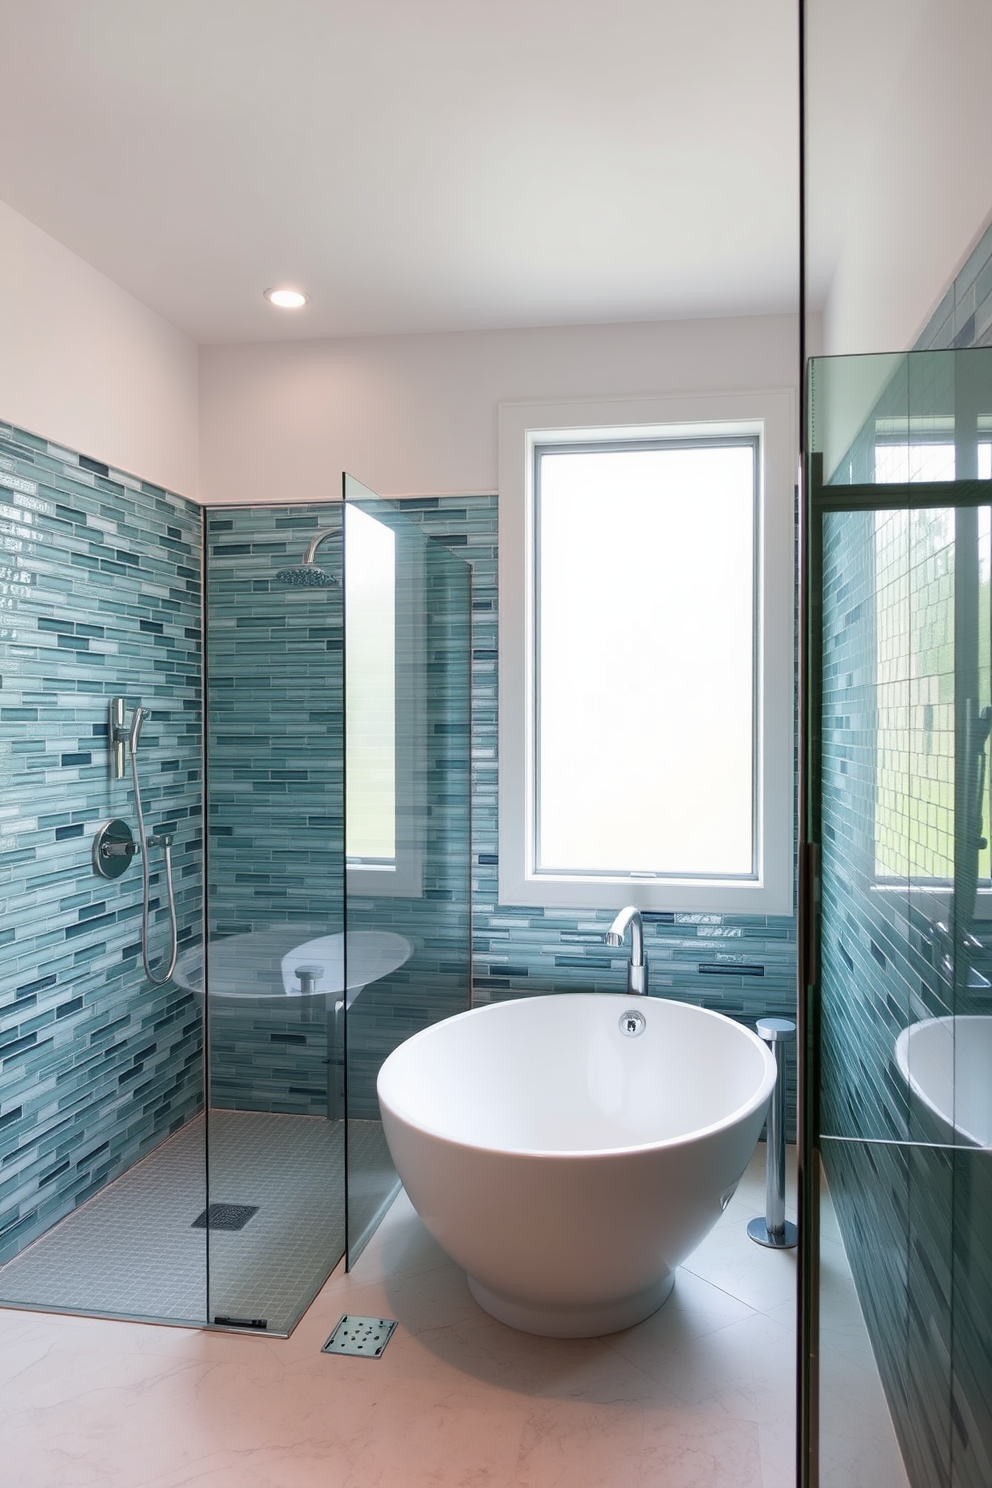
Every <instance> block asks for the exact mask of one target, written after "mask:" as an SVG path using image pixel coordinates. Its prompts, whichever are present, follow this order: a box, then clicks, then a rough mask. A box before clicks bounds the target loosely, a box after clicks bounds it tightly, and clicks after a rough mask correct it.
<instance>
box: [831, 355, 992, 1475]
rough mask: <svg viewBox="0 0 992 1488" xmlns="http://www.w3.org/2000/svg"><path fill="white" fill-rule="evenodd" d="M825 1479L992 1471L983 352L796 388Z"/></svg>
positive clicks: (869, 363)
mask: <svg viewBox="0 0 992 1488" xmlns="http://www.w3.org/2000/svg"><path fill="white" fill-rule="evenodd" d="M810 421H811V432H810V441H809V444H810V451H811V455H810V472H809V486H810V503H811V513H812V515H811V529H810V530H811V542H812V550H811V575H812V589H813V615H814V627H813V632H812V650H811V655H810V669H811V681H812V688H811V693H812V709H813V713H812V718H811V737H812V738H813V740H814V745H813V758H812V761H811V780H812V785H811V791H812V795H811V822H812V828H813V833H812V834H813V840H817V838H818V839H819V841H820V843H821V905H822V915H821V925H820V946H819V950H820V957H819V983H818V986H817V987H816V989H815V996H814V1000H813V1003H812V1004H811V1016H812V1019H813V1022H814V1026H815V1027H818V1029H819V1034H820V1041H819V1048H818V1051H817V1053H818V1059H817V1063H816V1069H815V1074H816V1075H817V1076H818V1080H819V1112H818V1131H817V1134H816V1136H815V1138H814V1147H815V1149H816V1153H815V1155H816V1157H817V1158H818V1159H819V1162H820V1164H821V1166H820V1173H821V1177H822V1185H821V1194H820V1235H819V1266H820V1289H819V1310H820V1319H819V1322H820V1336H819V1376H820V1388H819V1399H818V1406H819V1443H820V1446H819V1461H818V1463H817V1464H816V1467H817V1470H818V1474H819V1477H818V1478H817V1477H816V1476H814V1477H813V1478H812V1479H811V1481H813V1482H816V1481H819V1482H821V1483H831V1482H840V1481H843V1482H845V1483H847V1484H854V1485H859V1488H860V1485H862V1484H863V1485H864V1488H868V1485H869V1484H870V1485H872V1488H878V1485H879V1484H884V1485H889V1484H891V1485H893V1488H902V1485H905V1484H907V1483H908V1484H909V1485H911V1488H932V1485H955V1488H958V1485H960V1488H978V1485H979V1484H982V1483H985V1484H987V1483H988V1482H989V1481H990V1480H992V1478H990V1459H992V1439H990V1438H992V1433H990V1425H989V1416H988V1410H987V1399H988V1395H989V1390H990V1386H992V1378H990V1368H989V1358H988V1351H987V1347H986V1346H985V1344H984V1343H983V1342H982V1337H983V1328H984V1324H983V1323H982V1322H980V1321H977V1320H979V1319H982V1320H987V1318H988V1316H989V1312H990V1308H992V1268H990V1266H989V1264H988V1252H987V1244H988V1242H987V1235H988V1233H989V1223H988V1221H989V1217H990V1200H992V1189H990V1187H989V1171H990V1165H989V1158H990V1156H992V1120H990V1115H992V1100H990V1095H989V1092H990V1090H992V935H990V933H989V932H990V930H992V926H990V923H989V921H990V919H992V882H990V876H989V873H990V866H989V846H988V839H989V835H990V830H989V771H988V754H989V749H988V742H989V732H990V723H992V691H990V683H992V678H990V608H989V597H990V568H992V546H990V529H992V501H990V498H992V484H990V480H992V463H990V461H989V459H988V456H987V455H986V450H987V449H988V448H989V441H990V438H992V353H990V352H987V351H973V350H968V351H961V352H941V353H911V354H908V355H905V356H899V357H851V358H831V359H825V360H823V361H816V362H814V363H813V364H812V373H811V380H810Z"/></svg>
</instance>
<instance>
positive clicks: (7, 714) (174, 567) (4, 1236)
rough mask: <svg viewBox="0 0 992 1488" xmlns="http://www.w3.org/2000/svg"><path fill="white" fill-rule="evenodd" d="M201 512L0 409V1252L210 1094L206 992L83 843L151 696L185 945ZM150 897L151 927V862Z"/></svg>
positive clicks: (153, 768)
mask: <svg viewBox="0 0 992 1488" xmlns="http://www.w3.org/2000/svg"><path fill="white" fill-rule="evenodd" d="M200 524H201V517H200V509H199V508H198V507H197V506H195V505H194V504H193V503H191V502H188V501H186V500H184V499H183V498H182V497H180V496H176V495H173V494H171V493H170V492H167V491H163V490H160V489H159V488H158V487H156V486H151V485H147V484H145V483H143V482H140V481H137V480H135V479H133V478H132V477H130V476H128V475H124V474H121V473H120V472H118V471H115V470H109V469H108V468H107V467H106V466H104V465H101V464H99V463H98V462H97V461H95V460H89V459H86V458H85V457H83V456H79V455H76V454H73V453H72V452H70V451H68V450H65V449H61V448H60V447H58V446H56V445H54V444H50V443H48V442H47V441H45V440H43V439H39V438H37V437H35V436H34V435H31V434H27V433H24V432H23V431H21V430H18V429H13V428H11V427H9V426H7V425H2V424H0V605H2V609H0V639H2V642H3V646H2V667H0V672H2V686H0V784H2V787H3V802H4V812H3V821H2V835H0V900H2V907H3V914H2V920H0V1164H2V1165H0V1261H2V1260H4V1259H7V1258H9V1257H10V1256H11V1255H12V1254H14V1253H15V1252H16V1251H17V1250H19V1249H20V1248H21V1247H23V1246H24V1245H25V1244H27V1243H28V1242H29V1241H30V1240H32V1239H34V1238H35V1237H36V1236H37V1235H39V1234H41V1233H42V1232H43V1231H44V1230H46V1229H47V1228H48V1227H49V1226H50V1225H51V1224H52V1223H54V1221H55V1220H57V1219H59V1218H60V1217H61V1216H62V1215H64V1214H66V1213H67V1212H68V1211H69V1210H71V1209H72V1208H73V1207H74V1206H75V1205H76V1204H78V1203H80V1202H81V1201H82V1200H83V1199H85V1198H87V1197H88V1196H89V1195H91V1194H92V1193H94V1192H95V1191H96V1190H97V1189H99V1188H100V1187H101V1186H102V1185H103V1184H105V1183H107V1182H109V1181H110V1180H111V1179H112V1178H114V1177H116V1176H117V1175H118V1174H119V1173H121V1172H122V1171H123V1170H124V1169H125V1168H127V1167H129V1166H130V1165H131V1164H132V1163H133V1162H134V1161H135V1160H136V1159H137V1158H139V1157H141V1156H142V1155H144V1154H145V1153H146V1152H148V1151H149V1150H150V1149H151V1148H152V1147H154V1146H155V1145H156V1144H157V1143H158V1142H159V1141H161V1140H162V1139H163V1138H164V1137H166V1136H167V1135H168V1134H169V1133H170V1132H174V1131H176V1130H177V1129H178V1128H179V1127H181V1126H182V1125H183V1123H184V1122H185V1121H187V1120H188V1119H189V1117H190V1116H192V1115H193V1114H195V1113H196V1111H197V1110H198V1109H200V1108H201V1107H202V1098H203V1092H202V1082H201V1074H200V1069H201V1054H200V1050H201V1042H200V1015H199V1013H198V1010H197V1008H196V1005H195V1002H194V998H193V996H192V994H191V993H189V992H187V991H183V990H181V989H178V988H176V987H175V986H166V987H163V988H154V987H152V986H150V985H149V984H148V983H147V981H146V980H145V978H144V975H143V972H142V967H141V956H140V945H139V936H140V913H141V879H140V874H139V873H138V871H137V868H136V867H132V869H131V871H130V872H128V873H127V874H125V875H124V876H123V877H122V878H121V879H119V880H117V881H115V882H110V881H108V880H105V879H101V878H97V877H96V876H95V875H94V872H93V867H92V863H91V858H90V853H91V848H92V834H93V830H94V827H95V826H96V825H97V824H98V823H99V822H100V821H102V820H104V819H106V818H107V817H109V816H111V815H118V814H119V815H121V816H124V817H126V818H128V819H130V820H133V806H132V791H131V787H130V781H129V780H122V781H111V780H110V779H109V772H108V754H107V723H106V720H107V703H108V699H109V698H110V697H111V696H113V695H115V694H124V695H126V697H127V700H128V705H129V707H133V706H134V705H135V704H136V703H137V702H138V701H139V700H140V702H141V703H142V704H143V705H144V706H145V707H146V708H149V709H150V710H151V718H150V720H149V721H148V722H147V724H146V726H145V730H144V733H143V735H142V740H141V762H142V766H143V793H144V800H145V803H146V819H147V824H148V829H149V831H155V832H161V831H169V832H173V833H174V834H175V845H174V849H173V853H174V862H175V872H176V890H177V909H178V919H179V938H180V945H181V946H183V947H186V946H189V945H191V944H193V943H194V942H195V940H196V938H197V936H198V934H199V929H200V913H201V873H200V864H201V850H200V846H201V818H200V801H201V795H200V790H201V785H200V655H199V651H200V540H201V525H200ZM153 866H155V865H153ZM152 896H153V935H155V936H156V937H161V936H163V935H164V932H165V926H164V924H163V921H164V918H165V914H166V911H165V908H164V894H163V884H162V881H161V875H160V873H158V872H153V875H152ZM153 954H154V952H153Z"/></svg>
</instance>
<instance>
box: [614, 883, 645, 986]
mask: <svg viewBox="0 0 992 1488" xmlns="http://www.w3.org/2000/svg"><path fill="white" fill-rule="evenodd" d="M628 925H629V926H630V960H629V961H628V962H627V991H628V992H632V993H633V994H634V996H635V997H646V996H647V995H648V963H647V961H646V960H645V959H644V925H643V923H642V922H641V911H640V910H639V909H636V908H635V907H634V905H632V904H628V905H627V908H626V909H622V910H621V911H620V913H619V914H618V915H617V917H616V919H615V920H614V921H613V924H612V925H611V926H610V928H609V930H608V931H607V932H606V944H607V945H608V946H620V945H623V938H624V936H625V934H626V933H627V926H628Z"/></svg>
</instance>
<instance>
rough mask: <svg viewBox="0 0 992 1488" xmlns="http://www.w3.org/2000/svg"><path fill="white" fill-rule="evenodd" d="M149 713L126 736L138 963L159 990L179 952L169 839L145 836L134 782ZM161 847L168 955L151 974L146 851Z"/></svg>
mask: <svg viewBox="0 0 992 1488" xmlns="http://www.w3.org/2000/svg"><path fill="white" fill-rule="evenodd" d="M150 717H151V713H150V712H149V710H148V709H147V708H142V707H137V708H135V710H134V712H133V713H132V714H131V728H130V731H129V733H128V735H127V742H128V752H129V754H130V756H131V780H132V782H133V784H134V809H135V813H136V815H137V818H138V841H139V843H140V844H141V888H142V902H141V959H142V961H143V963H144V967H145V976H146V977H147V978H148V980H149V981H150V982H151V983H152V984H153V986H156V987H161V986H162V984H163V983H164V982H167V981H168V980H169V978H170V977H171V975H172V973H173V972H174V971H175V969H176V956H177V954H178V951H179V934H178V927H177V924H176V895H175V889H174V888H173V883H172V837H171V836H170V835H169V833H168V832H163V833H161V834H160V835H158V836H152V837H146V836H145V814H144V812H143V811H142V809H141V783H140V781H139V779H138V740H139V739H140V738H141V726H142V724H143V723H144V721H145V719H146V718H150ZM151 847H161V849H162V854H163V857H164V859H165V883H166V889H167V892H168V896H169V952H168V956H163V958H162V960H161V961H159V963H158V966H157V967H156V968H155V970H152V964H151V959H150V957H149V954H148V922H149V919H150V915H151V902H150V886H149V878H150V869H149V866H148V849H149V848H151Z"/></svg>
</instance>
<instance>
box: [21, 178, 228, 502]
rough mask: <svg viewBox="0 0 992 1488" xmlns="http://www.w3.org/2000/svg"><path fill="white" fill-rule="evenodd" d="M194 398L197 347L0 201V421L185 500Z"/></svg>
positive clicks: (191, 490) (194, 446)
mask: <svg viewBox="0 0 992 1488" xmlns="http://www.w3.org/2000/svg"><path fill="white" fill-rule="evenodd" d="M197 399H198V368H197V348H196V345H195V343H194V342H193V341H192V340H190V338H189V337H188V336H185V335H183V333H182V332H181V331H178V330H177V329H176V328H175V326H173V325H170V324H169V323H168V321H165V320H163V319H162V318H161V316H159V315H156V314H155V312H154V311H152V310H149V309H148V307H147V306H146V305H143V304H142V303H141V302H140V301H138V300H136V299H135V298H134V297H133V296H132V295H130V294H128V293H127V292H126V291H125V290H123V289H121V288H120V287H119V286H118V285H117V284H114V283H113V282H112V281H111V280H110V279H108V278H106V276H105V275H103V274H100V273H98V272H97V270H96V269H94V268H92V267H91V266H90V265H89V264H87V263H84V261H83V260H82V259H81V258H78V257H77V256H76V254H74V253H70V251H69V250H68V249H67V248H64V247H63V246H62V244H61V243H58V242H56V241H55V239H54V238H52V237H49V235H48V234H47V233H45V232H42V230H41V229H40V228H38V227H35V226H34V224H33V223H31V222H29V221H28V220H27V218H25V217H22V216H21V215H20V214H19V213H18V212H15V211H13V209H12V208H10V207H8V206H7V205H6V204H5V203H3V202H0V419H3V420H5V421H7V422H10V423H13V424H17V425H18V426H20V427H21V428H23V429H27V430H29V431H30V432H32V433H34V434H38V435H41V436H42V437H43V438H45V439H51V440H54V441H55V442H56V443H59V444H64V445H66V446H67V447H68V448H70V449H73V450H78V451H79V452H80V453H81V454H84V455H89V456H90V457H91V458H93V459H96V460H102V461H104V462H105V463H106V464H108V465H114V466H116V467H117V468H118V469H119V470H125V471H128V472H130V473H132V474H134V475H138V476H140V477H141V478H142V479H144V480H148V481H153V482H155V483H156V484H157V485H162V486H167V487H169V489H170V490H173V491H178V492H180V493H181V494H182V495H184V496H189V497H194V498H195V497H196V495H197V494H198V489H199V471H198V462H199V449H198V421H199V409H198V402H197Z"/></svg>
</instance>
